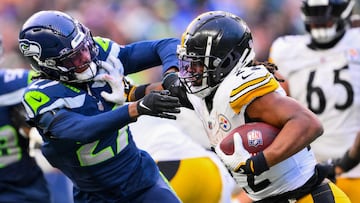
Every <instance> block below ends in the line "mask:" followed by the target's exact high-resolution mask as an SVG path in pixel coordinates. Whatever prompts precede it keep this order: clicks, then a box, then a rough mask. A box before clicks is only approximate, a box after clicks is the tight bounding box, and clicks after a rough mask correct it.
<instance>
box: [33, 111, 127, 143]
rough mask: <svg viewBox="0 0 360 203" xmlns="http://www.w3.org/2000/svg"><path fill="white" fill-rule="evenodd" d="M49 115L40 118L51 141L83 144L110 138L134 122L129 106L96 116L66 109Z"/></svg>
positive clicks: (40, 122) (40, 124) (41, 124)
mask: <svg viewBox="0 0 360 203" xmlns="http://www.w3.org/2000/svg"><path fill="white" fill-rule="evenodd" d="M47 113H48V114H43V115H42V117H41V118H40V120H39V126H41V128H42V129H43V130H44V131H45V132H48V133H49V135H50V137H49V138H50V139H51V138H54V139H68V140H73V141H76V142H81V143H89V142H93V141H95V140H97V139H99V138H101V137H104V136H108V135H109V134H111V133H113V132H114V131H116V130H118V129H121V128H122V127H124V126H126V125H127V124H129V123H131V122H133V121H134V119H132V118H131V117H130V116H129V113H128V105H124V106H121V107H120V108H117V109H115V110H113V111H108V112H105V113H102V114H98V115H95V116H84V115H81V114H78V113H75V112H71V111H68V110H66V109H61V110H59V111H57V112H56V113H53V112H47ZM50 114H52V115H53V116H51V115H50Z"/></svg>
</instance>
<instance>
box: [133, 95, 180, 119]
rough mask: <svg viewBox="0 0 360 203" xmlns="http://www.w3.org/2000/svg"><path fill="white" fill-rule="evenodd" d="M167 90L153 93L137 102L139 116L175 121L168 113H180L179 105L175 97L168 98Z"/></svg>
mask: <svg viewBox="0 0 360 203" xmlns="http://www.w3.org/2000/svg"><path fill="white" fill-rule="evenodd" d="M169 95H170V92H169V91H168V90H162V91H153V92H151V93H150V94H148V95H145V97H144V98H142V99H141V100H139V101H138V102H137V111H138V113H139V115H150V116H156V117H161V118H169V119H176V116H175V115H172V114H169V113H180V109H179V108H180V106H181V105H180V103H179V99H178V98H177V97H172V96H169Z"/></svg>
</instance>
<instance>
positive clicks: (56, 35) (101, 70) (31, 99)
mask: <svg viewBox="0 0 360 203" xmlns="http://www.w3.org/2000/svg"><path fill="white" fill-rule="evenodd" d="M178 43H179V41H178V40H176V39H172V38H167V39H162V40H155V41H142V42H137V43H132V44H129V45H126V46H120V45H118V44H117V43H116V42H114V41H112V40H109V39H106V38H102V37H93V36H92V35H91V32H90V31H89V29H88V28H86V27H85V26H84V25H83V24H81V23H80V22H78V21H77V20H76V19H74V18H72V17H71V16H69V15H67V14H65V13H63V12H59V11H40V12H37V13H35V14H33V15H32V16H31V17H30V18H29V19H28V20H27V21H26V22H25V23H24V25H23V27H22V29H21V31H20V34H19V47H20V50H21V52H22V53H23V55H24V56H25V57H26V58H28V59H29V61H30V63H31V66H32V67H33V68H34V69H35V70H36V71H37V72H38V73H39V74H40V75H39V77H37V78H35V79H34V81H33V82H32V83H31V84H30V85H29V87H28V88H27V89H26V91H25V93H24V96H23V104H24V106H25V109H26V111H27V115H28V117H29V123H31V124H32V125H34V126H36V128H37V129H38V130H39V132H40V134H41V135H42V137H43V140H44V144H43V146H42V153H43V154H44V156H45V157H46V159H47V160H48V161H49V163H50V164H51V165H52V166H54V167H56V168H58V169H60V170H61V171H62V172H63V173H64V174H65V175H67V176H68V177H69V178H70V179H71V180H72V182H73V184H74V200H75V202H180V200H179V198H178V197H177V196H176V195H175V193H174V192H173V190H172V189H171V187H170V186H169V185H168V183H167V181H166V179H164V178H163V176H162V175H161V173H160V172H159V169H158V167H157V166H156V163H155V162H154V160H153V159H152V158H151V157H150V155H149V154H148V153H147V152H145V151H142V150H140V149H138V148H137V146H136V145H135V143H134V141H133V138H132V135H131V131H130V129H129V127H128V124H129V123H131V122H134V121H136V119H137V117H138V116H140V115H151V116H157V117H164V118H170V119H175V118H176V116H175V115H174V113H179V108H178V107H179V106H180V104H179V101H178V99H177V98H175V97H171V96H169V95H168V92H167V91H158V92H151V93H149V94H147V95H146V96H145V97H143V98H142V99H141V100H139V101H136V102H130V103H125V104H124V100H123V99H122V98H124V95H123V94H124V83H123V81H122V79H121V78H122V77H123V76H124V75H127V74H130V73H135V72H138V71H141V70H144V69H147V68H151V67H154V66H159V65H162V67H163V71H164V72H165V71H167V70H168V69H169V68H172V67H174V66H175V67H176V66H177V65H178V61H177V59H176V45H177V44H178ZM145 89H146V87H144V88H137V91H140V92H141V91H145Z"/></svg>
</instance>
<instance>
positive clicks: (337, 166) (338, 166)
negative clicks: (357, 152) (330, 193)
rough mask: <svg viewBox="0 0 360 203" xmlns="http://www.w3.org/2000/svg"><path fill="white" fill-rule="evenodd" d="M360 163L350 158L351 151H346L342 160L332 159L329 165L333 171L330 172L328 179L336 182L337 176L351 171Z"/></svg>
mask: <svg viewBox="0 0 360 203" xmlns="http://www.w3.org/2000/svg"><path fill="white" fill-rule="evenodd" d="M359 161H360V160H359V159H354V158H352V157H350V156H349V150H348V151H346V152H345V154H344V155H343V157H341V158H338V159H330V160H329V161H328V163H327V164H328V165H330V166H331V169H332V170H331V171H330V173H329V175H328V178H329V179H330V180H331V181H333V182H335V181H336V176H338V175H340V174H342V173H345V172H348V171H350V170H351V169H353V168H354V167H355V166H357V165H358V164H359Z"/></svg>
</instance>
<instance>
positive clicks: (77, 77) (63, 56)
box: [19, 11, 98, 83]
mask: <svg viewBox="0 0 360 203" xmlns="http://www.w3.org/2000/svg"><path fill="white" fill-rule="evenodd" d="M19 48H20V50H21V52H22V53H23V55H24V56H25V57H26V58H27V59H29V60H30V63H31V66H32V68H33V69H35V70H36V71H37V72H40V74H43V75H45V76H46V77H47V78H50V79H54V80H59V81H64V82H77V83H81V82H86V81H89V80H91V79H93V77H94V76H95V75H96V73H97V55H98V48H97V46H96V45H95V42H94V40H93V38H92V35H91V32H90V30H89V29H88V28H87V27H85V26H84V25H82V24H81V23H80V22H78V21H77V20H75V19H74V18H72V17H71V16H69V15H67V14H65V13H62V12H59V11H40V12H37V13H35V14H33V15H32V16H31V17H30V18H29V19H28V20H27V21H26V22H25V23H24V25H23V27H22V29H21V31H20V34H19ZM84 49H85V50H89V52H90V55H91V61H90V62H89V63H86V64H84V65H82V66H80V67H76V66H75V65H74V63H73V59H74V58H75V57H76V56H78V55H79V53H80V52H81V51H83V50H84ZM85 67H88V68H87V69H86V70H85V71H83V72H81V73H76V72H75V70H76V69H77V68H82V69H84V68H85Z"/></svg>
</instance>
